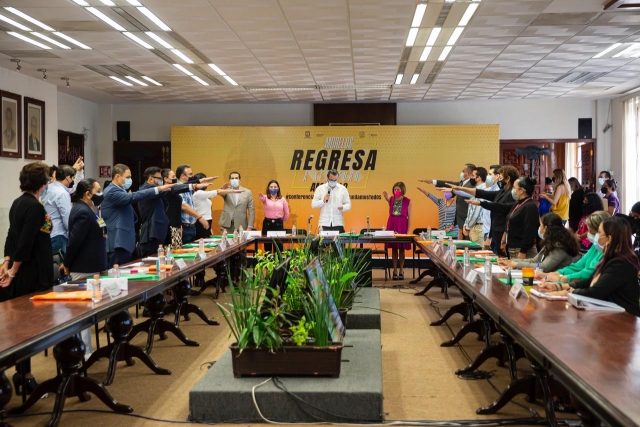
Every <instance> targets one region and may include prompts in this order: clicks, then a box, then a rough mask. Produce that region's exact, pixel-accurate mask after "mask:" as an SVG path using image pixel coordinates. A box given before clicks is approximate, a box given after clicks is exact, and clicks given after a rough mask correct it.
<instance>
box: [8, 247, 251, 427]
mask: <svg viewBox="0 0 640 427" xmlns="http://www.w3.org/2000/svg"><path fill="white" fill-rule="evenodd" d="M252 244H253V242H252V240H251V239H249V240H247V241H244V242H238V243H231V244H230V246H229V247H228V248H226V249H225V250H220V249H217V250H216V251H215V252H209V253H208V257H207V259H205V260H197V261H196V260H185V261H186V264H187V267H186V268H185V269H183V270H179V269H177V268H174V269H173V271H171V272H170V273H166V274H163V275H162V276H161V278H160V279H159V280H130V281H129V282H128V290H127V291H124V292H122V293H121V294H120V295H118V296H117V297H115V298H113V299H110V298H108V297H107V298H105V299H103V300H102V301H101V302H100V303H97V304H94V303H92V302H91V301H83V302H71V301H70V302H63V301H57V302H44V301H32V300H30V297H31V296H33V295H36V294H31V295H25V296H23V297H19V298H15V299H13V300H10V301H5V302H3V303H0V417H1V415H2V411H3V410H4V406H5V405H6V404H7V403H8V402H9V400H10V399H11V393H12V388H11V385H10V383H9V381H8V380H7V378H6V376H5V374H4V371H5V370H6V369H8V368H10V367H11V366H13V365H15V364H17V363H18V362H20V361H21V360H24V359H26V358H28V357H30V356H33V355H35V354H37V353H39V352H41V351H44V350H45V349H47V348H50V347H52V346H56V345H59V344H61V343H63V342H65V340H69V339H70V337H74V336H75V335H76V334H78V333H79V332H80V331H82V330H83V329H86V328H89V327H91V326H92V325H94V324H95V323H97V322H98V321H101V320H104V319H106V318H111V317H113V316H116V315H118V313H123V312H126V311H127V309H128V308H129V307H132V306H134V305H136V304H138V303H141V302H143V301H146V300H148V299H150V298H152V297H154V296H156V295H159V294H162V292H163V291H164V290H166V289H168V288H171V287H173V286H175V285H177V284H178V283H180V282H182V281H185V280H188V278H189V277H190V276H192V275H194V274H195V273H198V272H200V271H203V270H204V269H205V268H207V267H210V266H212V265H214V264H217V263H219V262H223V261H224V260H225V259H227V258H229V257H231V256H233V255H235V254H237V253H238V252H240V251H242V250H244V249H245V248H246V247H247V246H248V245H252ZM145 354H146V353H145ZM78 362H79V361H78ZM145 363H146V362H145ZM169 373H170V372H169ZM92 391H93V390H92ZM99 392H100V390H97V393H99ZM107 395H108V393H107ZM83 397H84V396H82V397H81V399H82V398H83ZM99 397H100V396H99ZM108 397H109V398H110V395H109V396H108ZM101 399H102V397H101ZM111 400H112V401H113V402H115V400H113V399H112V398H111ZM63 403H64V402H63ZM110 406H111V405H110ZM118 408H119V409H120V410H122V411H125V412H127V410H126V409H127V408H128V409H131V408H129V407H126V406H124V405H121V406H120V407H118ZM112 409H113V406H112ZM55 416H56V415H55V414H54V416H53V417H54V418H55ZM54 418H52V421H51V422H50V423H49V425H56V424H57V423H58V422H59V418H58V419H57V420H55V419H54ZM0 426H4V424H3V423H2V420H1V418H0Z"/></svg>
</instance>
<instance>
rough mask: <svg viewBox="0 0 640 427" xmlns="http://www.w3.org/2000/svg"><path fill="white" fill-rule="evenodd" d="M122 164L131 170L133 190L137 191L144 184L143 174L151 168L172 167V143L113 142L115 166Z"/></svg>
mask: <svg viewBox="0 0 640 427" xmlns="http://www.w3.org/2000/svg"><path fill="white" fill-rule="evenodd" d="M118 163H122V164H125V165H127V166H129V169H131V179H132V180H133V184H132V185H131V189H132V190H134V191H136V190H137V189H138V188H140V185H142V183H143V182H144V178H143V177H142V174H143V173H144V170H145V169H146V168H148V167H151V166H157V167H159V168H170V167H171V142H170V141H163V142H149V141H143V142H135V141H114V142H113V164H118Z"/></svg>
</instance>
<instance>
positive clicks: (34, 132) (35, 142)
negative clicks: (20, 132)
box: [29, 116, 42, 153]
mask: <svg viewBox="0 0 640 427" xmlns="http://www.w3.org/2000/svg"><path fill="white" fill-rule="evenodd" d="M29 151H31V152H35V153H39V152H40V151H42V150H41V148H40V140H39V139H38V119H36V116H33V117H31V130H30V132H29Z"/></svg>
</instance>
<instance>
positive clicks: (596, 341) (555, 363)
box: [416, 241, 640, 426]
mask: <svg viewBox="0 0 640 427" xmlns="http://www.w3.org/2000/svg"><path fill="white" fill-rule="evenodd" d="M416 244H417V245H418V247H420V248H421V249H422V250H423V251H424V252H425V254H427V256H429V257H430V259H431V261H432V262H433V263H434V264H435V265H436V266H437V268H438V269H439V270H440V271H441V272H442V273H443V274H444V275H446V277H447V279H448V280H450V281H451V282H453V283H454V284H455V285H456V286H458V287H459V289H460V291H461V292H462V293H463V295H465V296H466V297H467V298H470V299H471V300H472V301H473V303H474V304H475V305H476V306H477V307H478V309H479V310H480V312H481V313H486V315H488V316H490V317H491V319H492V320H493V322H495V324H496V326H497V327H498V328H499V330H501V331H503V332H504V336H505V337H511V338H512V339H513V340H515V342H516V343H518V344H519V345H521V346H522V348H524V351H525V353H526V355H527V358H528V359H529V360H530V361H531V363H532V368H533V369H534V372H535V373H536V375H538V376H539V377H541V379H542V380H543V381H547V380H548V381H549V382H550V383H552V382H555V381H557V382H559V383H560V384H561V385H562V386H564V387H565V388H566V389H567V390H569V391H570V393H571V395H572V396H573V397H574V398H575V399H574V401H575V400H577V402H576V404H577V406H578V409H579V411H582V414H581V415H582V417H583V422H584V423H585V424H587V423H589V424H588V425H599V420H594V419H593V417H594V416H595V417H597V418H600V419H601V420H603V421H605V422H606V423H608V424H610V425H621V426H640V405H639V404H638V402H640V319H639V318H637V317H635V316H633V315H631V314H628V313H626V312H598V311H587V310H578V309H576V308H575V307H573V306H572V305H571V304H570V303H568V302H567V301H552V300H548V299H543V298H538V297H536V296H533V295H532V296H530V297H529V298H526V296H520V297H519V298H517V299H516V298H514V297H513V296H511V295H510V293H509V291H510V290H511V287H510V286H507V285H505V284H503V283H501V282H500V281H499V280H498V279H499V278H501V277H504V274H502V275H498V274H494V275H493V277H492V280H491V281H490V282H489V283H485V282H484V280H483V276H484V273H480V279H478V280H476V281H475V282H474V283H470V282H469V281H467V280H466V279H465V278H466V277H468V274H469V271H471V270H472V269H473V268H477V267H480V266H478V265H472V266H471V267H464V266H463V265H462V263H460V262H458V261H457V259H456V257H452V259H447V257H446V255H445V251H446V250H447V249H446V248H443V247H439V248H438V250H437V251H436V250H435V247H434V245H433V244H429V243H428V242H421V241H418V242H416ZM501 336H503V333H502V332H501ZM511 338H510V339H511ZM513 361H515V359H513ZM516 381H517V380H515V379H514V381H512V383H511V384H510V386H509V387H507V389H506V390H505V392H503V396H504V395H506V394H508V393H509V388H510V387H514V385H515V384H514V383H515V382H516ZM520 381H522V380H520ZM548 391H549V390H548V389H547V390H544V387H543V393H544V394H545V396H544V397H545V400H546V404H547V418H548V420H549V423H550V424H551V425H557V424H556V421H555V414H554V413H553V406H552V405H551V407H550V408H549V405H550V402H549V401H550V397H551V396H547V395H546V394H548ZM496 402H497V401H496ZM487 408H488V407H485V408H481V409H479V410H478V413H487V414H489V413H493V412H491V411H488V410H487ZM489 408H490V406H489ZM549 412H551V414H550V413H549Z"/></svg>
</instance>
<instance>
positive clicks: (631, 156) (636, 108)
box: [618, 97, 640, 214]
mask: <svg viewBox="0 0 640 427" xmlns="http://www.w3.org/2000/svg"><path fill="white" fill-rule="evenodd" d="M623 110H624V114H623V115H622V120H623V122H622V125H623V134H622V154H623V159H622V182H621V183H620V184H621V187H622V188H621V189H619V191H618V195H620V196H622V197H620V199H621V200H620V202H621V203H622V207H621V209H620V213H625V214H626V213H628V212H629V211H630V210H631V206H633V204H634V203H636V202H637V201H640V184H639V183H638V170H640V159H639V158H638V154H639V151H640V134H639V131H640V97H635V98H631V99H629V100H627V101H625V102H624V104H623ZM620 190H622V191H620Z"/></svg>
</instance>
